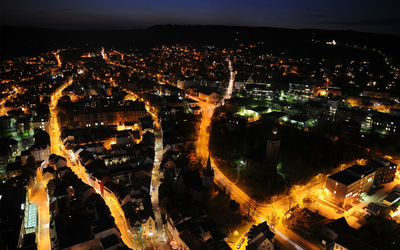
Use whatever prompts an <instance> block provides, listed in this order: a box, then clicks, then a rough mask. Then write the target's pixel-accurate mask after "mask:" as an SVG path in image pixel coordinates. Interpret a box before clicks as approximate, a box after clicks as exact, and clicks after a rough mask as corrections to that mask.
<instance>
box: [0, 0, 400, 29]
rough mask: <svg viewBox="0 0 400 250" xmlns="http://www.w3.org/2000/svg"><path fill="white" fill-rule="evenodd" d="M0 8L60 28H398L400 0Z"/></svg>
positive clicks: (38, 1)
mask: <svg viewBox="0 0 400 250" xmlns="http://www.w3.org/2000/svg"><path fill="white" fill-rule="evenodd" d="M0 8H1V10H0V14H1V17H0V20H1V24H2V25H18V26H35V27H48V28H61V29H64V28H67V29H76V28H78V29H91V28H95V29H129V28H145V27H149V26H152V25H156V24H216V25H219V24H222V25H240V26H272V27H287V28H322V29H340V30H343V29H345V30H348V29H352V30H358V31H367V32H384V33H396V34H400V14H399V13H400V0H387V1H386V0H380V1H379V0H364V1H360V0H306V1H301V0H279V1H278V0H274V1H269V0H264V1H262V0H246V1H238V0H186V1H181V0H175V1H163V0H136V1H135V0H108V1H103V0H82V1H76V0H63V1H60V0H30V1H29V0H5V1H1V3H0Z"/></svg>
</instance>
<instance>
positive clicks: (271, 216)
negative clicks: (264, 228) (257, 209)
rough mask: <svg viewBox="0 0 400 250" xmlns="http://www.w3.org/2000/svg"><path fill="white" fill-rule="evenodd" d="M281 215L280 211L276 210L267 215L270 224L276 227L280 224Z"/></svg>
mask: <svg viewBox="0 0 400 250" xmlns="http://www.w3.org/2000/svg"><path fill="white" fill-rule="evenodd" d="M279 219H280V218H279V216H278V213H277V212H276V211H272V213H270V214H269V215H268V217H267V220H268V224H269V225H270V226H272V227H275V226H276V225H278V223H279Z"/></svg>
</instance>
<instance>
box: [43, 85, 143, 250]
mask: <svg viewBox="0 0 400 250" xmlns="http://www.w3.org/2000/svg"><path fill="white" fill-rule="evenodd" d="M72 82H73V80H72V79H70V80H69V81H68V82H66V83H65V85H64V86H63V87H62V88H60V89H59V90H58V91H57V92H56V93H55V94H54V95H53V96H52V97H51V106H50V114H51V124H52V128H51V129H50V138H51V145H52V149H51V150H52V152H53V153H56V154H60V155H62V156H64V157H65V158H66V159H67V160H68V166H69V167H70V168H71V170H72V171H73V172H74V173H75V174H76V175H77V176H78V177H79V178H80V179H81V180H82V181H83V182H84V183H86V184H88V185H90V186H93V183H92V182H91V181H90V180H89V179H88V175H87V174H86V170H85V168H84V167H83V166H82V165H81V163H80V161H79V160H77V159H76V158H75V156H73V154H72V155H71V153H72V151H69V152H68V151H67V150H66V149H65V147H64V145H63V144H62V142H61V141H60V135H61V134H60V131H61V130H60V126H59V123H58V118H57V109H56V107H57V101H58V99H59V98H60V97H61V92H62V90H63V89H64V88H66V87H67V86H68V85H69V84H71V83H72ZM93 187H94V188H95V190H96V191H97V192H98V193H100V189H99V187H96V186H93ZM102 197H103V199H104V201H105V203H106V204H107V206H108V208H109V209H110V211H111V215H112V216H113V218H114V220H115V224H116V226H117V227H118V229H119V231H120V232H121V238H122V240H123V241H124V243H125V244H126V245H127V246H128V247H130V248H131V249H141V248H143V246H138V245H137V241H136V240H135V239H134V236H133V235H132V233H131V231H130V229H129V226H128V222H127V220H126V218H125V214H124V212H123V210H122V208H121V206H120V204H119V201H118V199H117V197H115V195H114V194H113V193H112V192H110V191H108V190H107V189H104V195H103V196H102Z"/></svg>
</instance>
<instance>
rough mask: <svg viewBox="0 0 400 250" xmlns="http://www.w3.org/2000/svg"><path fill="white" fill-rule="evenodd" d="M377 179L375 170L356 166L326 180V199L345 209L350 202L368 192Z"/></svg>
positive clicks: (366, 166)
mask: <svg viewBox="0 0 400 250" xmlns="http://www.w3.org/2000/svg"><path fill="white" fill-rule="evenodd" d="M374 177H375V169H373V168H372V167H371V166H368V165H365V166H362V165H354V166H352V167H349V168H347V169H345V170H342V171H340V172H337V173H336V174H333V175H330V176H328V178H327V180H326V187H325V191H326V196H325V198H326V199H327V200H328V201H330V202H333V203H334V204H336V205H338V206H340V207H345V206H346V205H347V204H348V202H349V201H351V200H352V199H356V198H358V197H359V196H360V195H361V194H362V193H365V192H368V191H369V189H370V188H371V186H372V184H373V182H374Z"/></svg>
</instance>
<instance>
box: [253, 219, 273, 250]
mask: <svg viewBox="0 0 400 250" xmlns="http://www.w3.org/2000/svg"><path fill="white" fill-rule="evenodd" d="M274 236H275V234H274V233H273V232H272V231H271V230H270V229H269V226H268V224H267V222H266V221H264V222H263V223H260V224H258V225H253V226H252V227H251V228H250V230H249V232H248V233H247V246H246V249H249V250H253V249H254V250H255V249H257V250H261V249H266V250H273V249H275V247H274V242H275V237H274Z"/></svg>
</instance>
